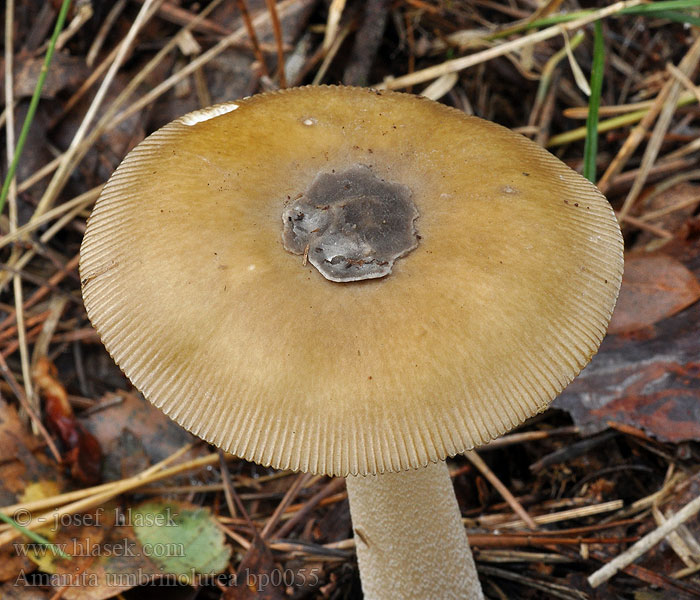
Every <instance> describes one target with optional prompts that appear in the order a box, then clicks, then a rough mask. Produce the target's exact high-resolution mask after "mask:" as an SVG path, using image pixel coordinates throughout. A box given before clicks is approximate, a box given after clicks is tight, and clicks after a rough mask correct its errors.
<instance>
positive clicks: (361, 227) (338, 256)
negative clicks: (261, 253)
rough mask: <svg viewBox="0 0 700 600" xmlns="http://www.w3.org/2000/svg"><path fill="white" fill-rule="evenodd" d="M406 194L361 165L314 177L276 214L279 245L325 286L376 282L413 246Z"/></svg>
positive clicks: (412, 213) (413, 212)
mask: <svg viewBox="0 0 700 600" xmlns="http://www.w3.org/2000/svg"><path fill="white" fill-rule="evenodd" d="M411 196H412V192H411V190H410V188H408V187H407V186H405V185H401V184H398V183H389V182H387V181H384V180H383V179H381V178H379V177H377V176H376V175H375V174H374V173H373V172H372V169H371V168H369V167H367V166H365V165H356V166H354V167H352V168H350V169H348V170H347V171H343V172H342V173H333V172H332V173H320V174H319V175H317V176H316V178H315V179H314V180H313V182H312V183H311V186H310V187H309V189H308V190H307V191H306V193H304V194H303V195H302V196H301V197H299V198H297V199H296V200H295V201H294V203H293V204H292V206H290V207H287V208H286V209H285V210H284V212H283V213H282V222H283V224H284V231H283V233H282V242H283V244H284V247H285V249H286V250H288V251H289V252H292V253H294V254H304V255H305V256H308V260H309V262H310V263H311V264H312V265H314V266H315V267H316V268H317V269H318V270H319V272H320V273H321V274H322V275H323V276H324V277H325V278H326V279H329V280H331V281H337V282H347V281H360V280H363V279H376V278H378V277H384V276H386V275H388V274H389V273H391V269H392V267H393V265H394V261H395V260H396V259H397V258H400V257H402V256H405V255H406V254H408V253H409V252H410V251H411V250H413V249H414V248H416V247H417V246H418V240H419V236H418V234H417V232H416V227H415V220H416V219H417V218H418V216H419V215H418V209H417V208H416V206H415V204H414V203H413V200H412V199H411Z"/></svg>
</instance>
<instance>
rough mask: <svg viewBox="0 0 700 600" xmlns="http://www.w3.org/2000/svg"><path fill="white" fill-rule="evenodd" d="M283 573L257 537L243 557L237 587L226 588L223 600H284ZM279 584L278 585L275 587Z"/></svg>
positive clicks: (265, 545)
mask: <svg viewBox="0 0 700 600" xmlns="http://www.w3.org/2000/svg"><path fill="white" fill-rule="evenodd" d="M281 573H282V571H281V570H280V568H279V567H278V566H277V565H276V564H275V561H274V558H273V556H272V552H271V551H270V548H268V546H267V544H266V543H265V541H264V540H263V539H262V538H261V537H260V536H259V535H256V536H255V538H254V539H253V543H252V544H251V546H250V548H249V549H248V552H246V555H245V556H244V557H243V560H242V561H241V564H240V566H239V567H238V572H237V573H236V578H235V585H232V586H229V587H227V588H226V591H225V592H224V594H223V596H222V598H223V600H252V599H253V598H255V599H256V600H258V599H259V600H282V599H283V598H284V597H285V594H284V588H283V587H282V585H280V584H279V583H278V582H281V581H282V578H281V577H279V576H280V574H281ZM275 584H277V585H275Z"/></svg>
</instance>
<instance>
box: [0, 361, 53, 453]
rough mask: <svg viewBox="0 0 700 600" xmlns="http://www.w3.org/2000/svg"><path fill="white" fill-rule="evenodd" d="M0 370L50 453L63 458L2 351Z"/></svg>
mask: <svg viewBox="0 0 700 600" xmlns="http://www.w3.org/2000/svg"><path fill="white" fill-rule="evenodd" d="M0 371H2V375H3V377H4V378H5V381H7V384H8V385H9V386H10V388H11V389H12V391H13V392H14V394H15V396H17V399H18V400H19V402H20V404H21V405H22V408H24V410H26V411H27V414H28V415H29V416H30V418H31V419H32V423H33V424H34V425H35V426H36V429H37V431H38V432H39V433H41V435H42V437H43V438H44V439H45V440H46V445H47V446H48V447H49V449H50V450H51V454H53V456H54V458H55V459H56V462H58V463H60V462H61V461H62V460H63V459H62V458H61V453H60V452H59V451H58V448H57V447H56V444H55V443H54V441H53V439H52V437H51V436H50V435H49V432H48V431H47V430H46V427H44V424H43V423H42V422H41V419H40V418H39V415H37V414H36V411H35V410H34V408H33V407H32V406H31V404H29V402H28V401H27V398H26V397H25V395H24V394H23V393H22V388H21V387H20V386H19V384H18V383H17V380H16V379H15V376H14V375H13V374H12V371H10V369H9V368H8V366H7V363H6V362H5V357H4V356H3V355H2V353H0Z"/></svg>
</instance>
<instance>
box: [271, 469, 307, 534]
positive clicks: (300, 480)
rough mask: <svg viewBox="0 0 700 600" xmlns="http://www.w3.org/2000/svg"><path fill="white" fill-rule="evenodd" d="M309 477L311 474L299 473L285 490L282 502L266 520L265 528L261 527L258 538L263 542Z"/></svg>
mask: <svg viewBox="0 0 700 600" xmlns="http://www.w3.org/2000/svg"><path fill="white" fill-rule="evenodd" d="M311 477H312V474H311V473H301V474H300V475H299V476H298V477H297V478H296V480H295V481H294V483H293V484H292V485H291V487H290V488H289V489H288V490H287V493H286V494H285V495H284V498H282V501H281V502H280V503H279V504H278V505H277V508H276V509H275V512H273V513H272V516H271V517H270V518H269V519H268V521H267V523H265V527H263V530H262V531H261V532H260V537H261V538H262V539H263V540H264V539H266V538H268V537H269V536H270V534H271V533H272V530H273V529H274V527H275V526H276V525H277V523H279V520H280V518H281V517H282V513H284V511H285V509H286V508H287V506H289V504H291V502H292V500H294V498H296V496H297V494H298V493H299V491H300V490H301V488H303V487H304V486H305V485H306V484H307V483H308V482H309V479H311Z"/></svg>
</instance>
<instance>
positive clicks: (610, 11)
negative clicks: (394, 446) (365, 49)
mask: <svg viewBox="0 0 700 600" xmlns="http://www.w3.org/2000/svg"><path fill="white" fill-rule="evenodd" d="M639 4H641V0H632V1H630V2H616V3H615V4H612V5H610V6H608V7H606V8H602V9H600V10H597V11H595V12H594V13H592V14H590V15H587V16H586V17H582V18H580V19H576V20H575V21H570V22H568V23H563V24H560V25H554V26H552V27H548V28H547V29H543V30H541V31H537V32H535V33H531V34H528V35H524V36H522V37H521V38H518V39H516V40H512V41H510V42H504V43H502V44H500V45H498V46H495V47H493V48H489V49H488V50H483V51H482V52H477V53H476V54H472V55H470V56H465V57H462V58H455V59H453V60H448V61H446V62H444V63H442V64H439V65H435V66H434V67H428V68H427V69H422V70H420V71H416V72H415V73H412V74H410V75H404V76H403V77H396V78H394V79H388V80H385V81H383V82H382V83H377V84H375V85H374V86H372V87H375V88H378V89H389V90H397V89H401V88H405V87H408V86H410V85H416V84H418V83H424V82H426V81H430V80H432V79H437V78H438V77H441V76H442V75H445V74H447V73H453V72H455V71H461V70H463V69H467V68H469V67H473V66H476V65H478V64H481V63H484V62H487V61H489V60H492V59H494V58H497V57H499V56H504V55H506V54H508V53H509V52H513V51H515V50H520V49H522V48H524V47H526V46H529V45H531V44H536V43H537V42H543V41H545V40H548V39H550V38H553V37H556V36H559V35H561V34H562V32H563V31H573V30H575V29H579V28H580V27H583V26H584V25H588V24H589V23H593V22H594V21H598V20H600V19H604V18H606V17H609V16H610V15H614V14H616V13H618V12H620V11H621V10H623V9H625V8H629V7H630V6H637V5H639Z"/></svg>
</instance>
